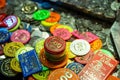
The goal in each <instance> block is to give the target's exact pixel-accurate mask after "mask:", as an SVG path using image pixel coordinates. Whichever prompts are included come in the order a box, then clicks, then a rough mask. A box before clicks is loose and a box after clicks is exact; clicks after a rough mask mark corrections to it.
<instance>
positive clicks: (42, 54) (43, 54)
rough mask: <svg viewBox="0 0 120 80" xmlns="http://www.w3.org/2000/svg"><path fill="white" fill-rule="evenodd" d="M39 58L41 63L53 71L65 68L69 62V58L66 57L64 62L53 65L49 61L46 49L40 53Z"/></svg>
mask: <svg viewBox="0 0 120 80" xmlns="http://www.w3.org/2000/svg"><path fill="white" fill-rule="evenodd" d="M39 57H40V61H41V63H42V64H43V65H45V66H47V67H48V68H51V69H56V68H61V67H63V66H65V65H66V63H67V60H68V57H67V56H66V58H65V60H64V61H61V62H56V63H52V62H50V61H48V60H47V58H46V55H45V51H44V49H42V50H41V51H40V56H39Z"/></svg>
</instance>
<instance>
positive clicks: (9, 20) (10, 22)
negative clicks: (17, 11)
mask: <svg viewBox="0 0 120 80" xmlns="http://www.w3.org/2000/svg"><path fill="white" fill-rule="evenodd" d="M3 22H4V23H5V24H7V29H8V30H10V29H12V28H14V27H15V26H16V24H17V23H18V19H17V17H16V16H15V15H10V16H7V17H6V18H5V19H4V20H3Z"/></svg>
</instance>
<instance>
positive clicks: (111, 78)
mask: <svg viewBox="0 0 120 80" xmlns="http://www.w3.org/2000/svg"><path fill="white" fill-rule="evenodd" d="M106 80H120V78H117V77H115V76H112V75H110V76H108V78H107V79H106Z"/></svg>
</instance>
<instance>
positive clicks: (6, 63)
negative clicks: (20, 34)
mask: <svg viewBox="0 0 120 80" xmlns="http://www.w3.org/2000/svg"><path fill="white" fill-rule="evenodd" d="M11 60H12V58H7V59H4V60H3V62H2V64H1V65H0V71H1V73H2V74H3V75H5V76H7V77H14V76H16V75H17V73H16V72H15V71H13V70H12V69H11V66H10V62H11Z"/></svg>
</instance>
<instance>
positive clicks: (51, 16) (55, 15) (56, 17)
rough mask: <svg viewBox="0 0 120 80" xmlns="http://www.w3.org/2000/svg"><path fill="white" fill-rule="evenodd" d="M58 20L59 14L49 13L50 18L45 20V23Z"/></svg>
mask: <svg viewBox="0 0 120 80" xmlns="http://www.w3.org/2000/svg"><path fill="white" fill-rule="evenodd" d="M59 20H60V14H58V13H56V12H50V17H49V18H47V19H46V20H45V21H47V22H58V21H59Z"/></svg>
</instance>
